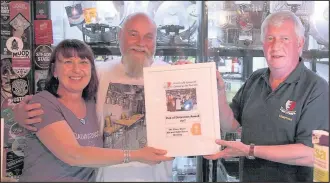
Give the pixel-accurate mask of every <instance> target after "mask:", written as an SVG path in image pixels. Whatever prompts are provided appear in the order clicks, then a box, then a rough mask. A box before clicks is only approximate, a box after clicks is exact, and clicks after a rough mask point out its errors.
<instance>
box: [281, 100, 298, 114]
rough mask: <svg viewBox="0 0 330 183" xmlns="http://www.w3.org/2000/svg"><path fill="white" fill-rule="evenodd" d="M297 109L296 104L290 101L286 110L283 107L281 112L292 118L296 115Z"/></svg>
mask: <svg viewBox="0 0 330 183" xmlns="http://www.w3.org/2000/svg"><path fill="white" fill-rule="evenodd" d="M295 107H296V102H295V101H292V100H288V101H286V103H285V108H284V107H282V106H281V109H280V110H281V112H283V113H285V114H288V115H291V116H292V115H294V114H296V111H294V109H295Z"/></svg>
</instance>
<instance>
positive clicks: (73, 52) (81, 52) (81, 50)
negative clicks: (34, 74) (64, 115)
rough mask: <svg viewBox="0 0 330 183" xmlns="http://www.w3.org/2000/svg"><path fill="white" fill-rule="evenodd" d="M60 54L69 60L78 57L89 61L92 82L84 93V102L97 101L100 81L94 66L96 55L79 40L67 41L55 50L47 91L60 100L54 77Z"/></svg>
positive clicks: (49, 71) (51, 59)
mask: <svg viewBox="0 0 330 183" xmlns="http://www.w3.org/2000/svg"><path fill="white" fill-rule="evenodd" d="M59 54H61V55H62V56H63V57H66V58H69V57H74V56H78V57H79V58H81V59H88V60H89V61H90V63H91V66H92V68H91V80H90V81H89V83H88V85H87V86H86V87H85V88H84V90H83V92H82V97H83V98H84V100H91V99H93V100H96V93H97V89H98V85H99V81H98V78H97V74H96V69H95V64H94V54H93V51H92V49H91V48H90V47H89V46H88V45H87V44H86V43H84V42H82V41H80V40H77V39H66V40H63V41H61V42H60V43H59V44H58V45H57V46H56V47H55V49H54V51H53V53H52V55H51V57H50V65H49V69H48V77H47V81H46V86H45V90H47V91H48V92H50V93H51V94H53V95H54V96H55V97H57V98H59V97H60V96H59V95H58V94H57V89H58V83H59V82H58V79H56V78H55V77H54V69H55V64H56V63H55V62H56V60H57V59H58V58H59V57H58V56H59Z"/></svg>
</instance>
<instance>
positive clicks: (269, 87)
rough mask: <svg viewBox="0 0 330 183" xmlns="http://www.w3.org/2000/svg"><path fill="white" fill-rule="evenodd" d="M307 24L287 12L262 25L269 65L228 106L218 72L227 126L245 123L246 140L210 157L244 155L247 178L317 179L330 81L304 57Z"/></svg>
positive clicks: (229, 143)
mask: <svg viewBox="0 0 330 183" xmlns="http://www.w3.org/2000/svg"><path fill="white" fill-rule="evenodd" d="M304 32H305V29H304V27H303V25H302V23H301V21H300V20H299V18H298V17H297V16H295V15H294V14H293V13H292V12H288V11H283V12H277V13H273V14H271V15H269V16H268V17H267V18H266V19H265V20H264V22H263V24H262V26H261V40H262V41H263V50H264V55H265V58H266V60H267V64H268V68H266V69H260V70H257V71H255V72H254V73H253V74H252V75H251V76H250V77H249V79H248V80H247V81H246V82H245V83H244V85H243V86H242V87H241V88H240V90H239V91H238V92H237V94H236V95H235V97H234V98H233V100H232V103H231V104H230V106H228V104H227V102H226V98H225V91H224V89H223V88H224V87H223V86H224V82H223V80H222V78H221V76H220V75H219V74H218V80H219V85H220V87H219V107H220V120H221V130H223V131H235V130H236V129H237V128H238V127H239V126H242V138H241V142H234V141H223V140H217V142H216V143H217V144H219V145H223V146H226V149H225V150H223V151H220V152H219V153H217V154H214V155H210V156H205V158H207V159H218V158H230V157H237V156H240V157H241V158H240V159H241V161H240V163H241V166H240V167H242V168H243V169H242V170H241V171H240V173H241V176H240V177H241V181H248V182H250V181H253V182H257V181H261V182H267V181H272V182H275V181H280V182H288V181H289V182H296V181H312V180H313V179H312V178H313V174H312V167H313V149H312V130H317V129H321V130H328V129H329V85H328V83H327V82H326V81H325V80H324V79H322V78H321V77H319V76H318V75H316V74H315V73H314V72H312V71H310V70H309V69H307V68H306V67H305V65H304V63H303V61H302V60H301V59H300V55H301V53H302V49H303V45H304Z"/></svg>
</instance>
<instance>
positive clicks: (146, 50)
mask: <svg viewBox="0 0 330 183" xmlns="http://www.w3.org/2000/svg"><path fill="white" fill-rule="evenodd" d="M129 50H138V51H144V53H145V54H146V55H147V56H151V53H150V52H149V50H148V49H147V48H145V47H140V46H132V47H130V48H129Z"/></svg>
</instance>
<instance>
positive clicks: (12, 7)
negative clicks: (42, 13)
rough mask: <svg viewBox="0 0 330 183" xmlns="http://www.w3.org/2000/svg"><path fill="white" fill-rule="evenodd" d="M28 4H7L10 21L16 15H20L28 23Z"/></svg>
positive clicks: (20, 2) (14, 2)
mask: <svg viewBox="0 0 330 183" xmlns="http://www.w3.org/2000/svg"><path fill="white" fill-rule="evenodd" d="M30 12H31V11H30V3H28V2H24V1H11V2H10V3H9V15H10V20H12V19H13V18H14V17H15V16H16V15H17V14H19V13H21V14H22V15H23V16H24V17H25V18H26V19H27V20H28V21H29V22H31V17H30Z"/></svg>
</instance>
